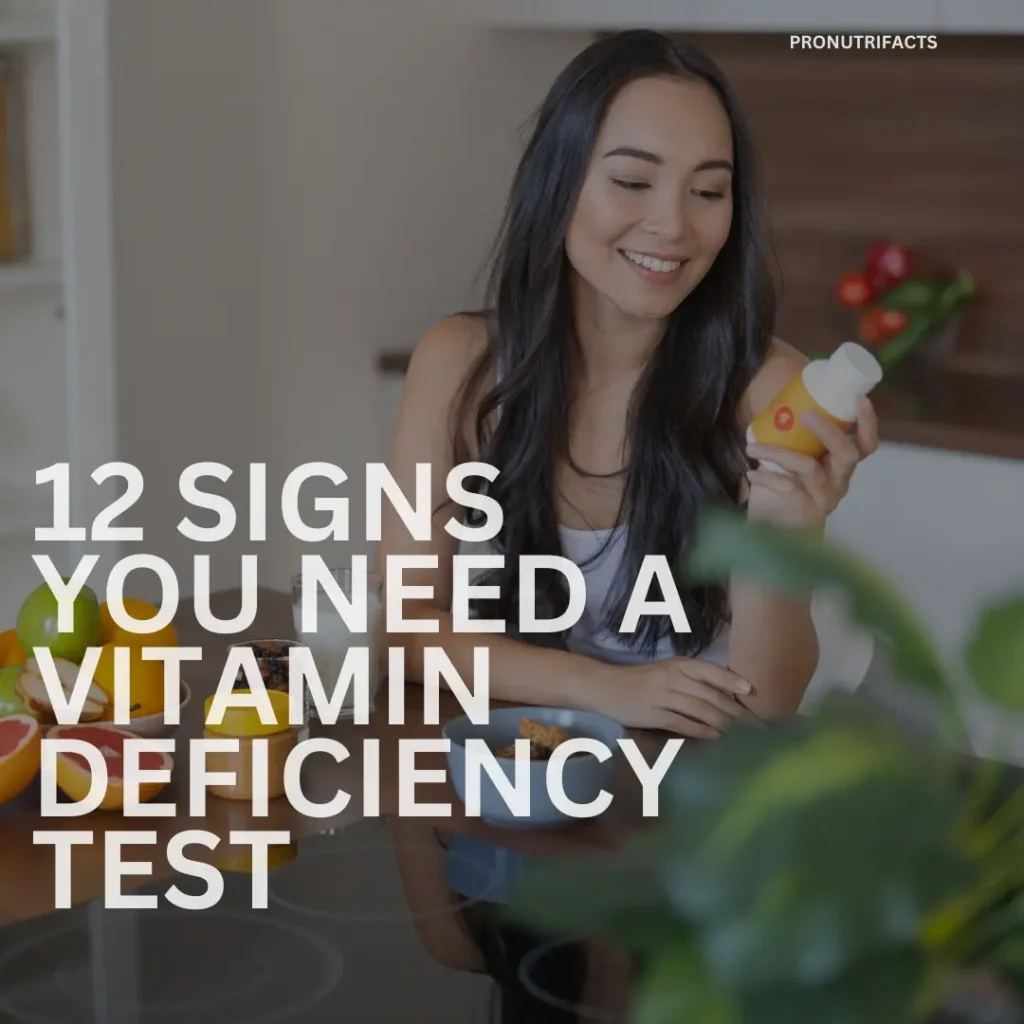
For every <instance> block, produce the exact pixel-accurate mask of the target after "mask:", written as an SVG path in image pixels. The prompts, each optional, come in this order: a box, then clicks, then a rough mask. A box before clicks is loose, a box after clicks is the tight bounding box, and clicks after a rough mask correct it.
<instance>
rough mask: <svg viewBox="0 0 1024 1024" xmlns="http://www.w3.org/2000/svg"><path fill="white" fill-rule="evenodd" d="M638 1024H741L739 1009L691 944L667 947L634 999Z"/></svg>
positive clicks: (632, 1016)
mask: <svg viewBox="0 0 1024 1024" xmlns="http://www.w3.org/2000/svg"><path fill="white" fill-rule="evenodd" d="M631 1019H632V1021H633V1022H634V1024H740V1021H741V1018H740V1016H739V1007H738V1006H737V1004H736V1002H735V1000H734V999H733V998H732V996H731V995H730V994H729V992H727V991H726V990H724V989H723V988H722V987H721V986H719V985H718V984H717V983H716V982H715V979H714V976H713V975H712V974H711V972H710V971H709V970H708V969H707V967H706V966H705V965H704V964H703V963H701V960H700V954H699V953H698V951H697V950H696V949H695V948H694V947H693V946H691V945H687V944H678V943H677V944H675V945H672V946H667V947H666V948H665V949H663V950H662V951H661V954H660V955H659V956H658V958H657V959H656V960H655V961H654V963H653V964H652V965H651V967H650V968H649V969H648V970H647V972H646V973H645V975H644V977H643V980H642V982H641V985H640V991H639V992H638V994H637V996H636V997H635V999H634V1003H633V1008H632V1014H631Z"/></svg>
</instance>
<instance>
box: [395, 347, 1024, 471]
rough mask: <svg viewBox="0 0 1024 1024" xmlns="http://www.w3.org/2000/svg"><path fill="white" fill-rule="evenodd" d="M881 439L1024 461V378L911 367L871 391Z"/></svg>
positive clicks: (401, 367)
mask: <svg viewBox="0 0 1024 1024" xmlns="http://www.w3.org/2000/svg"><path fill="white" fill-rule="evenodd" d="M408 365H409V353H407V352H383V353H381V354H380V355H379V356H378V358H377V370H378V372H379V373H381V374H384V375H388V376H395V375H397V376H401V375H403V374H404V373H405V372H406V369H407V368H408ZM872 402H873V403H874V406H875V409H876V411H877V413H878V429H879V438H880V439H881V440H882V441H889V442H893V443H896V444H909V445H919V446H921V447H925V448H938V449H942V450H945V451H954V452H968V453H971V454H975V455H992V456H996V457H999V458H1007V459H1024V376H1018V375H1009V374H1005V375H999V376H996V375H990V374H981V373H962V372H953V371H950V370H944V369H939V368H936V369H934V370H933V369H930V368H917V367H911V366H909V365H907V366H904V367H902V368H900V369H898V370H894V371H893V372H892V373H891V374H890V376H889V377H888V378H887V379H886V380H885V381H884V382H883V383H882V384H881V385H879V387H878V388H877V389H876V390H875V391H874V392H873V393H872Z"/></svg>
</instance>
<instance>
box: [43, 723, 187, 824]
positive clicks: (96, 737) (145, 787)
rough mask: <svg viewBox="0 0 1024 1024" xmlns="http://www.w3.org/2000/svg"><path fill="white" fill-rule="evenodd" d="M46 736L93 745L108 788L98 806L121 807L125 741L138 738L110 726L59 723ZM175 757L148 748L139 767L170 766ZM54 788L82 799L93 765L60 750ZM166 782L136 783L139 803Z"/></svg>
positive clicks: (150, 796)
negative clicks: (104, 765)
mask: <svg viewBox="0 0 1024 1024" xmlns="http://www.w3.org/2000/svg"><path fill="white" fill-rule="evenodd" d="M47 738H48V739H67V740H81V741H83V742H85V743H88V744H89V745H90V746H92V747H95V748H96V749H97V750H98V751H99V752H100V754H102V755H103V760H104V761H105V762H106V765H107V790H106V792H105V793H104V794H103V800H102V801H101V802H100V807H101V808H102V809H103V810H107V811H109V810H116V809H118V808H121V807H124V743H125V740H137V739H138V737H137V736H135V735H134V734H133V733H130V732H127V731H126V730H124V729H116V728H114V727H113V726H110V725H58V726H56V727H55V728H53V729H51V730H50V732H49V733H48V736H47ZM173 767H174V759H173V758H172V757H171V756H170V754H165V753H163V752H162V751H158V750H152V751H151V750H147V751H144V752H143V753H142V754H140V755H139V768H141V769H142V770H144V771H155V770H158V769H161V768H162V769H164V770H165V771H166V770H167V769H172V768H173ZM56 769H57V773H56V774H57V787H58V788H59V789H60V791H61V792H62V793H64V794H65V796H68V797H70V798H71V799H72V800H76V801H78V800H84V799H85V798H86V797H87V796H88V795H89V790H90V789H91V788H92V766H91V765H90V763H89V761H88V760H87V759H86V757H85V755H83V754H79V753H74V752H71V751H60V752H58V753H57V756H56ZM166 785H167V783H166V782H145V783H143V784H142V785H141V786H139V802H140V803H147V802H148V801H150V800H152V799H153V798H154V797H155V796H156V795H157V794H158V793H159V792H160V791H161V790H163V788H164V787H165V786H166Z"/></svg>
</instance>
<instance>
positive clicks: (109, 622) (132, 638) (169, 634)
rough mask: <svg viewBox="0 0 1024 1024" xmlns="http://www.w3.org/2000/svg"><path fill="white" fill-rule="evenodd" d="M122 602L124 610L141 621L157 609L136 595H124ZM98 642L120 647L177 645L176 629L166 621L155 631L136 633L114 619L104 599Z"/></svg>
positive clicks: (152, 614) (147, 618)
mask: <svg viewBox="0 0 1024 1024" xmlns="http://www.w3.org/2000/svg"><path fill="white" fill-rule="evenodd" d="M122 603H123V604H124V610H125V612H127V614H128V615H130V616H131V617H132V618H133V619H138V620H139V621H141V622H145V621H148V620H149V619H153V618H155V617H156V614H157V612H158V611H159V609H158V608H156V607H155V606H154V605H151V604H150V603H149V602H148V601H143V600H141V599H140V598H137V597H126V598H124V600H123V601H122ZM100 643H101V644H118V645H119V646H121V647H177V646H178V631H177V630H176V629H175V628H174V625H173V624H172V623H168V624H167V625H166V626H164V627H163V628H162V629H158V630H157V631H156V632H155V633H137V632H135V631H134V630H129V629H123V628H122V627H121V626H119V625H118V624H117V623H116V622H115V621H114V617H113V616H112V615H111V614H110V609H109V608H108V607H107V602H106V601H104V602H103V604H101V605H100Z"/></svg>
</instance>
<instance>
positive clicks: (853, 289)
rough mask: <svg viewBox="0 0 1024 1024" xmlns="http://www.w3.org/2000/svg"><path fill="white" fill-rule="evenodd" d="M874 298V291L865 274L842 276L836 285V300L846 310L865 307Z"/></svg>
mask: <svg viewBox="0 0 1024 1024" xmlns="http://www.w3.org/2000/svg"><path fill="white" fill-rule="evenodd" d="M874 297H875V289H874V288H873V287H872V286H871V282H870V281H869V280H868V278H867V274H862V273H860V272H857V273H852V274H843V276H842V277H841V278H839V281H838V283H837V284H836V298H837V299H838V300H839V304H840V305H841V306H846V308H847V309H859V308H860V307H861V306H866V305H867V304H868V303H869V302H870V301H871V300H872V299H873V298H874Z"/></svg>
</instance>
